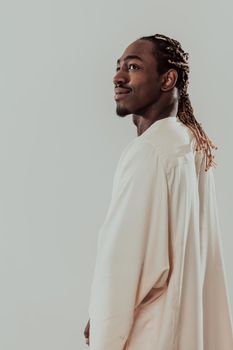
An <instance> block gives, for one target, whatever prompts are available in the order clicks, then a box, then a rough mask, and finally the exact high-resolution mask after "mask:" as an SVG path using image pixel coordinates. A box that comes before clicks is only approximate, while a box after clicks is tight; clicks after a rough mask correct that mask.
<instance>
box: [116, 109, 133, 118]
mask: <svg viewBox="0 0 233 350" xmlns="http://www.w3.org/2000/svg"><path fill="white" fill-rule="evenodd" d="M116 114H117V115H119V116H120V117H124V116H126V115H129V114H132V112H131V111H130V110H128V109H127V108H126V107H123V106H117V108H116Z"/></svg>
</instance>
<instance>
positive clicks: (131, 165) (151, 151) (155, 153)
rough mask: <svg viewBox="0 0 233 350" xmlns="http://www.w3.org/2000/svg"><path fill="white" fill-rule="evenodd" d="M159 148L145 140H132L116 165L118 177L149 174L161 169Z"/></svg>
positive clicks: (161, 162)
mask: <svg viewBox="0 0 233 350" xmlns="http://www.w3.org/2000/svg"><path fill="white" fill-rule="evenodd" d="M161 156H162V154H161V151H160V150H159V148H157V147H155V146H154V145H153V144H152V143H150V142H148V141H147V140H136V139H135V140H133V141H132V142H130V143H129V144H128V145H127V146H126V148H125V149H124V150H123V152H122V154H121V157H120V159H119V162H118V165H117V173H118V174H119V175H122V176H123V175H124V176H127V177H128V176H130V175H132V176H133V175H134V174H137V173H138V174H143V173H144V174H149V173H152V172H154V171H155V170H156V168H159V167H162V168H163V161H162V158H161Z"/></svg>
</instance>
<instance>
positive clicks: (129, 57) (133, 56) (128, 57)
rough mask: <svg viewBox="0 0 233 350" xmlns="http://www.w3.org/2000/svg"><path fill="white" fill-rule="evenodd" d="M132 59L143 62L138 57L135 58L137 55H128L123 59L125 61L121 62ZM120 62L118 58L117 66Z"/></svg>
mask: <svg viewBox="0 0 233 350" xmlns="http://www.w3.org/2000/svg"><path fill="white" fill-rule="evenodd" d="M134 58H135V59H137V60H140V61H142V62H143V59H142V58H141V57H140V56H137V55H128V56H126V57H125V59H124V60H123V61H128V60H131V59H134ZM120 61H121V60H120V59H119V58H118V60H117V64H119V63H120Z"/></svg>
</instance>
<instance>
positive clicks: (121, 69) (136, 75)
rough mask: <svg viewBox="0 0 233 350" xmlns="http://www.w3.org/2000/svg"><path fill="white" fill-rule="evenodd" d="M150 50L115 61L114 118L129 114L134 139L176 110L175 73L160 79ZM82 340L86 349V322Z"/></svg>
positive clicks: (131, 50)
mask: <svg viewBox="0 0 233 350" xmlns="http://www.w3.org/2000/svg"><path fill="white" fill-rule="evenodd" d="M152 48H153V44H152V43H151V42H149V41H145V40H140V39H138V40H136V41H134V42H133V43H131V44H130V45H129V46H128V47H127V48H126V49H125V51H124V52H123V54H122V56H121V57H120V58H119V59H118V62H117V67H116V74H115V76H114V78H113V83H114V86H115V85H116V84H118V85H119V87H120V88H121V89H120V90H119V89H118V90H115V92H118V93H119V92H128V93H127V94H116V95H115V101H116V114H117V115H118V116H120V117H124V116H126V115H129V114H132V120H133V123H134V124H135V125H136V127H137V135H138V136H139V135H141V134H142V133H143V132H144V131H145V130H146V129H147V128H148V127H149V126H150V125H151V124H153V123H154V122H156V121H157V120H159V119H164V118H167V117H169V116H171V115H176V114H177V110H178V89H177V87H175V84H176V81H177V78H178V74H177V71H176V70H175V69H169V70H168V71H166V72H165V73H163V74H161V75H160V74H159V73H158V72H157V62H156V58H155V57H154V55H153V53H152ZM127 56H138V58H132V57H131V58H128V57H127ZM84 336H85V338H86V343H87V344H88V345H89V344H90V319H89V320H88V322H87V325H86V327H85V330H84Z"/></svg>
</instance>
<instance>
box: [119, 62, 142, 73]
mask: <svg viewBox="0 0 233 350" xmlns="http://www.w3.org/2000/svg"><path fill="white" fill-rule="evenodd" d="M131 66H133V67H136V70H138V69H140V67H139V66H138V65H137V64H134V63H130V64H129V65H128V68H129V67H131ZM119 70H120V67H117V68H116V72H118V71H119ZM130 70H132V69H130ZM133 70H134V69H133Z"/></svg>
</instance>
